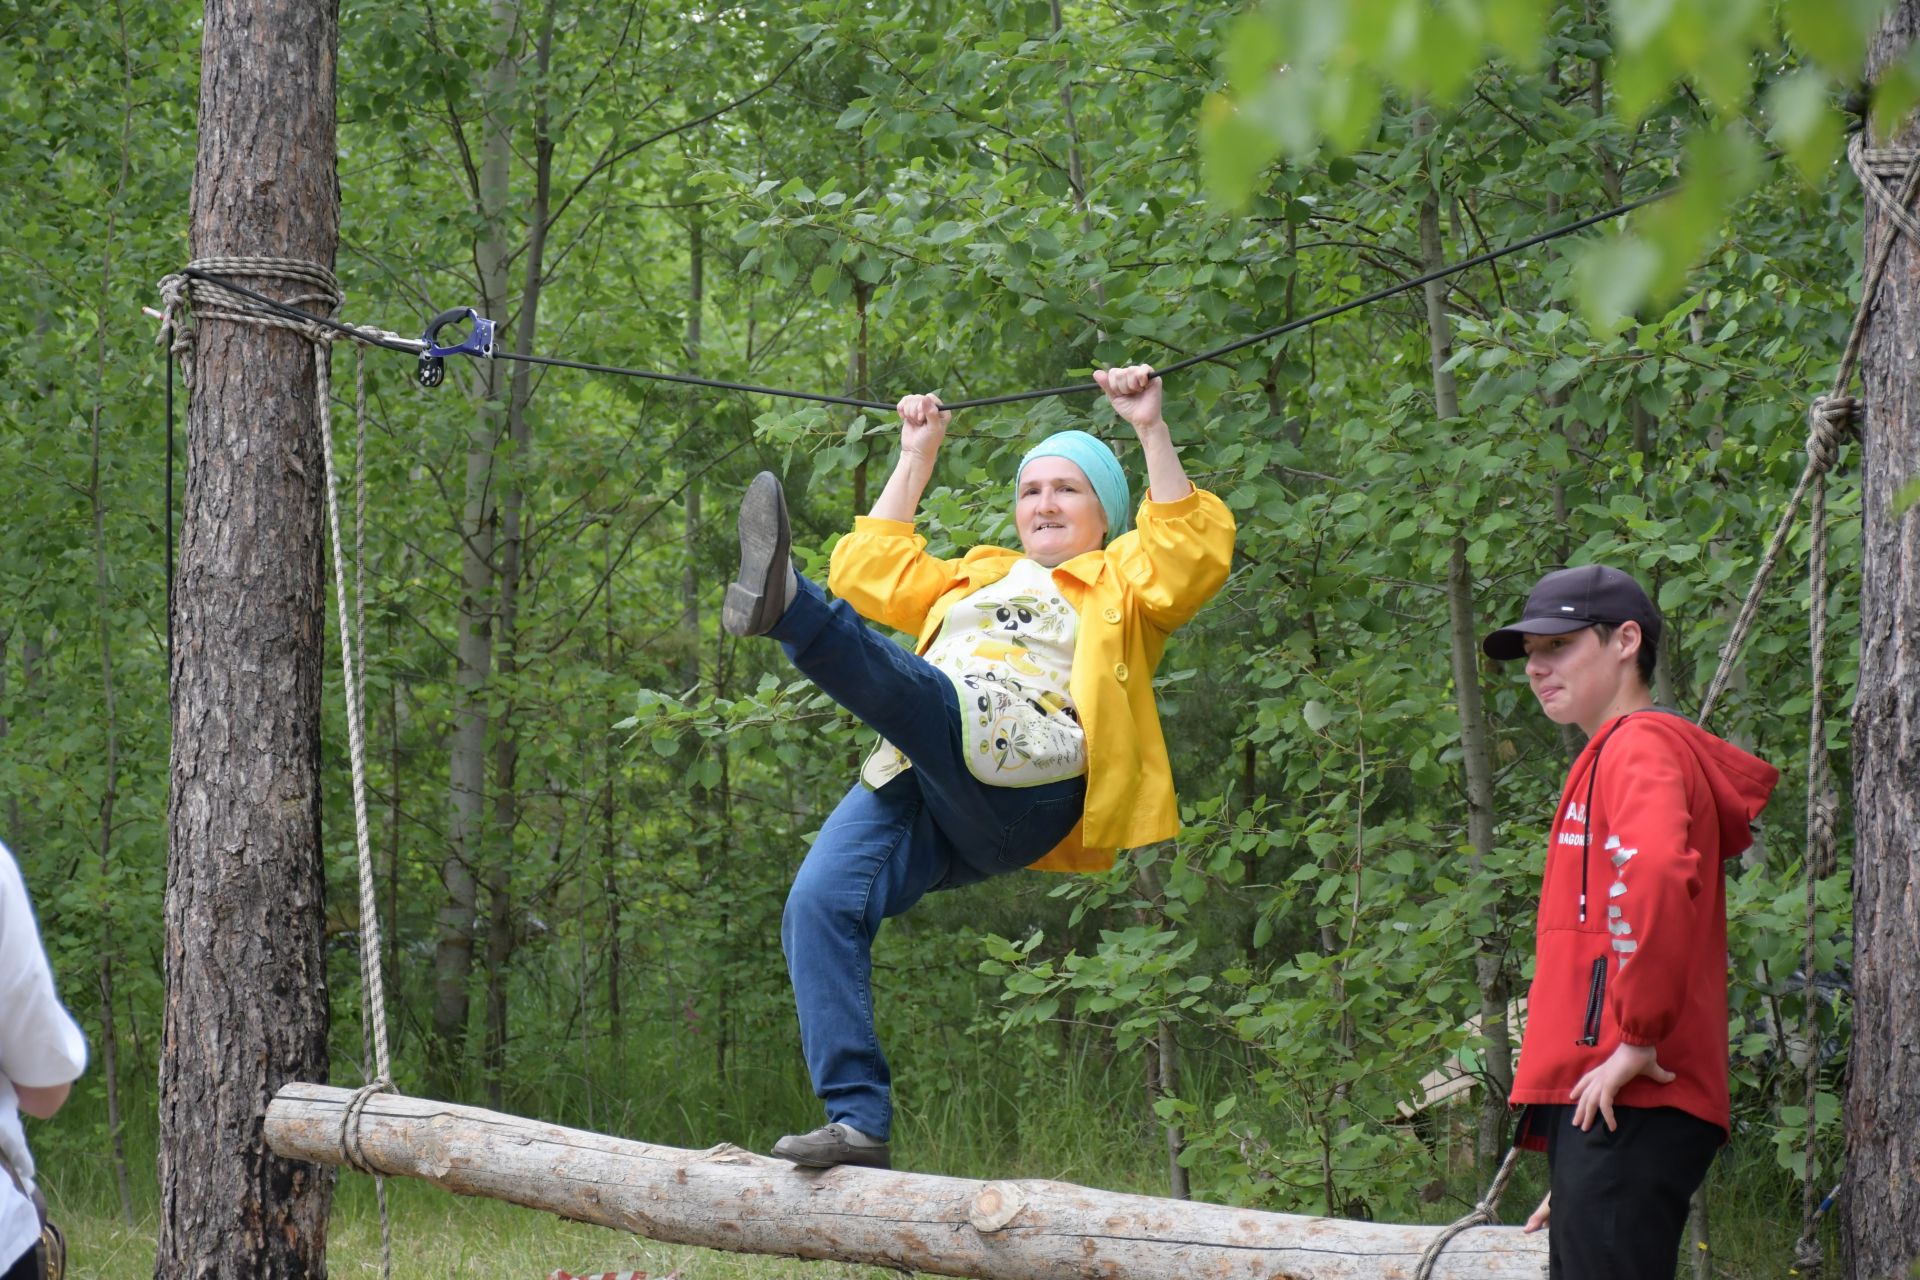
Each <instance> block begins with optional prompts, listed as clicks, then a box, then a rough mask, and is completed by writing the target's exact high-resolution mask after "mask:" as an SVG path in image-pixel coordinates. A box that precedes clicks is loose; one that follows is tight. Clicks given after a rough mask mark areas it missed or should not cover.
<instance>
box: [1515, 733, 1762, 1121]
mask: <svg viewBox="0 0 1920 1280" xmlns="http://www.w3.org/2000/svg"><path fill="white" fill-rule="evenodd" d="M1779 777H1780V771H1779V770H1777V769H1775V768H1774V767H1773V766H1772V765H1770V764H1768V763H1766V762H1765V761H1764V760H1759V759H1756V758H1755V757H1753V756H1751V755H1748V754H1747V753H1746V752H1744V751H1742V750H1740V749H1739V748H1738V747H1735V746H1733V745H1732V744H1731V743H1728V742H1723V741H1722V740H1720V739H1719V738H1716V737H1714V736H1713V735H1712V734H1710V733H1708V732H1707V731H1706V730H1704V729H1701V728H1699V727H1697V726H1696V725H1694V724H1693V723H1692V722H1691V721H1688V720H1685V719H1683V718H1681V717H1680V716H1677V715H1674V714H1672V713H1670V712H1664V711H1658V710H1649V711H1640V712H1635V713H1632V714H1630V715H1625V716H1620V717H1617V718H1615V719H1613V720H1610V721H1608V722H1607V723H1605V724H1603V725H1601V726H1600V731H1599V732H1598V733H1596V734H1594V735H1593V738H1592V740H1591V741H1589V742H1588V743H1587V746H1586V749H1585V750H1584V751H1582V752H1581V753H1580V756H1579V758H1578V759H1577V760H1575V761H1574V762H1573V768H1572V770H1571V771H1570V772H1569V773H1568V775H1567V785H1566V788H1565V789H1564V790H1563V791H1562V793H1561V796H1560V808H1559V810H1558V811H1557V813H1556V816H1555V818H1554V823H1553V834H1552V837H1551V839H1550V840H1549V842H1548V845H1547V865H1546V872H1545V875H1544V876H1543V878H1542V880H1541V885H1540V919H1539V926H1538V936H1537V938H1536V940H1535V944H1534V946H1535V953H1534V954H1535V959H1534V975H1533V986H1532V989H1531V990H1530V992H1529V993H1528V996H1527V1029H1526V1035H1525V1037H1524V1039H1523V1040H1522V1041H1521V1046H1520V1064H1519V1066H1518V1068H1517V1069H1516V1070H1515V1072H1514V1078H1513V1092H1512V1094H1511V1095H1510V1096H1509V1101H1511V1102H1512V1103H1514V1104H1515V1105H1516V1106H1517V1105H1521V1104H1524V1103H1567V1102H1570V1101H1571V1099H1570V1097H1569V1096H1568V1095H1569V1093H1570V1091H1571V1090H1572V1088H1573V1086H1574V1082H1575V1081H1577V1080H1579V1078H1580V1077H1581V1076H1583V1075H1585V1074H1586V1073H1587V1072H1588V1071H1590V1070H1592V1069H1593V1068H1594V1067H1597V1066H1599V1065H1600V1064H1601V1063H1603V1062H1605V1061H1606V1060H1607V1058H1608V1056H1609V1055H1610V1054H1612V1053H1613V1051H1614V1049H1615V1047H1617V1046H1618V1045H1619V1044H1620V1043H1621V1042H1622V1041H1625V1042H1626V1043H1628V1044H1639V1045H1649V1044H1650V1045H1653V1046H1654V1047H1655V1048H1656V1049H1657V1050H1658V1052H1659V1060H1660V1065H1661V1066H1663V1067H1665V1068H1666V1069H1667V1070H1669V1071H1671V1072H1673V1073H1674V1075H1675V1076H1676V1077H1677V1078H1676V1079H1675V1080H1673V1081H1672V1082H1671V1083H1669V1084H1656V1083H1654V1082H1653V1081H1652V1080H1650V1079H1648V1078H1647V1077H1645V1076H1641V1077H1638V1078H1636V1079H1634V1080H1633V1081H1631V1082H1629V1083H1628V1084H1627V1085H1626V1087H1624V1088H1623V1089H1621V1090H1620V1092H1619V1094H1618V1096H1617V1097H1616V1098H1615V1101H1616V1102H1617V1103H1618V1104H1619V1105H1621V1106H1627V1107H1677V1108H1679V1109H1680V1110H1682V1111H1685V1112H1687V1113H1688V1114H1690V1115H1696V1116H1699V1117H1700V1118H1701V1119H1702V1120H1707V1121H1711V1122H1712V1123H1714V1124H1717V1125H1719V1126H1720V1127H1721V1128H1722V1129H1728V1128H1730V1121H1731V1118H1730V1115H1729V1111H1728V1103H1727V889H1726V881H1725V878H1724V876H1723V874H1722V872H1723V868H1724V866H1725V864H1726V863H1727V862H1728V861H1729V860H1731V859H1733V858H1737V857H1739V856H1740V855H1741V854H1742V853H1745V852H1746V850H1747V846H1748V845H1750V844H1752V843H1753V835H1752V832H1751V830H1750V826H1749V824H1750V823H1752V821H1753V819H1754V818H1755V817H1756V816H1757V815H1758V814H1759V812H1760V810H1761V809H1762V808H1764V807H1765V806H1766V803H1767V797H1768V796H1769V795H1771V794H1772V792H1773V785H1774V783H1775V782H1776V781H1778V780H1779ZM1589 840H1591V843H1589ZM1583 915H1584V919H1583V918H1582V917H1583ZM1523 1145H1526V1146H1530V1147H1539V1146H1543V1145H1544V1142H1543V1141H1542V1140H1541V1139H1540V1135H1537V1134H1528V1135H1527V1136H1526V1138H1525V1139H1523Z"/></svg>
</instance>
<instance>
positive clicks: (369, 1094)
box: [340, 1076, 395, 1173]
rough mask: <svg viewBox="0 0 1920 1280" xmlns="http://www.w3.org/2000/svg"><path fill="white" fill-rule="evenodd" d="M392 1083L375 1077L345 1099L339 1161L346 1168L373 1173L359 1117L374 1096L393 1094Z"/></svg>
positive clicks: (341, 1115)
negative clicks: (345, 1105)
mask: <svg viewBox="0 0 1920 1280" xmlns="http://www.w3.org/2000/svg"><path fill="white" fill-rule="evenodd" d="M393 1092H395V1090H394V1087H393V1081H391V1080H389V1079H387V1078H386V1077H385V1076H375V1077H374V1078H373V1079H371V1080H369V1081H367V1082H366V1083H365V1084H363V1085H361V1086H360V1087H359V1088H358V1089H355V1090H354V1091H353V1096H352V1097H351V1098H348V1099H347V1109H346V1110H345V1111H343V1112H341V1113H340V1159H341V1160H342V1161H343V1162H344V1163H345V1164H346V1165H347V1167H348V1168H350V1169H353V1170H355V1171H356V1172H359V1173H374V1172H376V1170H375V1169H374V1167H373V1166H372V1165H370V1164H368V1163H367V1153H366V1150H365V1146H364V1142H363V1139H362V1137H361V1134H360V1117H361V1116H363V1115H364V1114H366V1110H367V1103H369V1102H371V1101H372V1100H373V1097H374V1095H375V1094H380V1093H393Z"/></svg>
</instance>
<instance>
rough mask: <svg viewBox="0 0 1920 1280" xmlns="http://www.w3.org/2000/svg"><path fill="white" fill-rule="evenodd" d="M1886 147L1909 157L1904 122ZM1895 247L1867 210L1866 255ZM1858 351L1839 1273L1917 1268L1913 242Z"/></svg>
mask: <svg viewBox="0 0 1920 1280" xmlns="http://www.w3.org/2000/svg"><path fill="white" fill-rule="evenodd" d="M1917 36H1920V0H1900V3H1899V4H1898V5H1897V6H1896V7H1895V9H1894V10H1893V12H1892V13H1891V14H1889V15H1888V17H1887V19H1886V22H1885V25H1884V26H1883V27H1882V29H1881V31H1880V33H1879V35H1878V36H1877V37H1876V38H1875V40H1874V43H1873V47H1872V49H1871V51H1870V52H1869V54H1868V57H1867V78H1868V80H1869V81H1872V80H1876V79H1878V77H1879V75H1880V73H1881V72H1882V71H1883V70H1884V69H1885V68H1886V67H1887V66H1888V65H1889V64H1890V63H1892V62H1894V61H1895V60H1896V59H1897V58H1900V57H1902V56H1904V55H1905V53H1906V51H1907V49H1908V48H1909V47H1910V46H1911V45H1912V44H1913V43H1914V40H1915V38H1916V37H1917ZM1890 141H1891V142H1892V143H1894V144H1896V145H1900V146H1907V147H1912V146H1917V145H1920V118H1916V117H1911V116H1910V117H1909V118H1908V120H1907V122H1906V123H1905V124H1904V125H1903V126H1902V127H1901V128H1900V130H1899V131H1898V132H1897V133H1896V135H1895V136H1894V138H1892V139H1891V140H1890ZM1896 234H1898V233H1897V232H1896V231H1895V230H1894V228H1893V227H1892V226H1890V225H1889V224H1888V222H1887V219H1886V218H1885V217H1884V216H1883V215H1880V214H1877V213H1876V212H1875V211H1874V206H1873V205H1872V204H1871V203H1869V204H1868V205H1867V224H1866V233H1865V237H1864V243H1865V245H1866V247H1867V249H1866V251H1867V253H1868V254H1869V255H1871V254H1872V253H1873V252H1874V246H1875V245H1877V244H1878V243H1879V241H1880V239H1881V237H1883V236H1888V235H1896ZM1871 326H1872V327H1871V328H1870V329H1869V330H1868V332H1867V338H1866V344H1865V347H1864V349H1863V351H1862V353H1861V381H1862V386H1863V390H1864V392H1865V396H1866V419H1865V423H1864V425H1863V427H1862V447H1861V479H1860V485H1861V490H1860V511H1861V566H1860V675H1859V685H1858V688H1857V690H1856V693H1855V696H1854V707H1853V815H1854V817H1853V820H1854V837H1855V845H1854V863H1853V930H1854V941H1853V952H1854V968H1853V998H1854V1015H1853V1044H1852V1047H1851V1049H1850V1051H1849V1056H1848V1072H1849V1082H1848V1087H1847V1109H1846V1129H1847V1156H1846V1173H1845V1177H1844V1186H1843V1190H1842V1194H1841V1197H1840V1206H1841V1207H1840V1212H1841V1221H1842V1230H1841V1252H1842V1257H1843V1258H1844V1259H1845V1261H1846V1266H1847V1273H1848V1274H1849V1275H1852V1276H1859V1277H1878V1276H1889V1275H1905V1274H1906V1273H1907V1270H1908V1268H1910V1267H1911V1266H1912V1265H1913V1264H1914V1262H1915V1260H1916V1259H1920V1140H1916V1138H1915V1135H1916V1134H1920V1048H1916V1046H1920V963H1917V962H1916V960H1915V957H1916V956H1920V892H1916V887H1920V506H1909V507H1908V508H1907V509H1906V510H1905V511H1899V510H1897V509H1896V495H1898V493H1899V492H1900V490H1901V488H1902V486H1904V485H1908V484H1911V483H1913V479H1914V476H1915V474H1916V471H1920V468H1916V465H1915V461H1914V460H1915V459H1916V458H1920V365H1916V364H1915V361H1914V358H1913V353H1914V351H1915V349H1916V348H1917V347H1920V245H1915V244H1914V243H1913V242H1912V241H1910V240H1907V239H1906V238H1904V237H1902V238H1901V239H1900V240H1899V242H1898V243H1896V244H1895V245H1894V246H1893V249H1892V253H1891V256H1890V257H1889V259H1888V262H1887V271H1886V276H1885V279H1884V281H1883V282H1882V284H1881V286H1880V290H1879V294H1878V297H1877V298H1876V299H1875V302H1874V307H1873V313H1872V317H1871Z"/></svg>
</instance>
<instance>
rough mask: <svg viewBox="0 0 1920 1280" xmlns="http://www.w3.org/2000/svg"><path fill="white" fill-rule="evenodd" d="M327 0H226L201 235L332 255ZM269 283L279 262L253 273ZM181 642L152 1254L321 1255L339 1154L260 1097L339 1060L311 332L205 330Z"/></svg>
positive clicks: (200, 198)
mask: <svg viewBox="0 0 1920 1280" xmlns="http://www.w3.org/2000/svg"><path fill="white" fill-rule="evenodd" d="M338 25H339V19H338V12H337V9H336V7H335V4H334V3H333V0H276V3H273V4H266V3H261V2H259V0H210V2H209V3H208V5H207V7H206V17H205V24H204V27H203V32H202V45H201V68H202V70H201V86H200V144H199V155H198V158H197V161H196V166H195V171H194V184H193V227H192V250H193V255H194V256H195V257H207V256H211V255H219V254H242V255H257V254H264V255H273V256H280V257H288V258H294V259H298V260H301V261H305V262H314V263H319V264H321V265H324V266H329V267H330V266H331V265H332V263H333V258H334V250H335V247H336V244H337V241H338V235H339V202H338V194H337V185H336V179H335V172H334V157H335V151H334V50H335V46H336V43H337V39H338ZM243 283H247V284H250V285H255V286H257V287H259V288H260V289H261V290H262V291H263V292H267V293H270V294H271V293H274V292H275V291H279V292H281V293H283V294H284V293H285V292H286V287H285V286H284V285H283V284H282V283H281V282H279V281H276V280H272V279H267V278H260V279H252V280H243ZM195 373H196V377H195V385H194V388H193V398H192V403H191V407H190V411H189V413H188V418H187V454H188V468H187V476H188V487H187V492H186V502H185V508H184V513H183V520H182V524H181V532H180V560H179V579H178V586H179V589H178V593H177V596H176V604H175V609H176V614H175V618H174V626H175V632H174V634H175V638H176V647H175V651H174V660H173V672H172V677H173V693H174V701H173V754H172V762H171V770H172V794H171V797H170V801H169V805H168V819H169V825H170V834H169V844H168V865H167V894H166V942H165V966H166V978H165V981H166V1010H165V1027H164V1043H165V1046H166V1047H165V1050H164V1052H163V1055H162V1059H161V1064H160V1158H159V1179H160V1239H159V1249H158V1255H157V1260H156V1262H155V1274H156V1275H157V1276H159V1277H161V1278H162V1280H169V1278H171V1277H196V1278H197V1277H203V1276H208V1277H211V1276H246V1277H249V1278H250V1280H255V1278H258V1280H275V1278H277V1277H309V1276H311V1277H319V1276H324V1275H325V1274H326V1240H327V1211H328V1208H329V1205H330V1203H331V1201H332V1192H333V1175H332V1173H331V1172H329V1171H327V1170H321V1169H316V1168H314V1167H313V1166H311V1165H308V1164H303V1163H299V1162H295V1161H287V1160H281V1159H279V1158H277V1157H275V1156H273V1155H272V1154H271V1153H270V1152H269V1151H268V1150H267V1148H266V1146H265V1145H264V1142H263V1140H262V1138H261V1132H260V1123H261V1115H262V1112H263V1111H264V1110H265V1108H266V1104H267V1102H268V1100H269V1099H270V1098H271V1097H272V1096H273V1094H274V1092H275V1091H276V1090H278V1089H279V1088H280V1086H282V1085H283V1084H285V1083H287V1082H288V1081H292V1080H307V1081H323V1080H325V1079H326V1078H327V989H326V965H325V957H324V955H323V954H322V949H321V948H322V941H323V924H324V916H323V908H324V905H325V878H324V877H325V864H324V862H323V861H322V859H321V856H320V790H319V788H320V688H321V663H322V657H323V644H322V612H321V611H322V604H323V600H324V595H323V589H324V588H323V583H324V579H323V577H322V568H321V556H322V546H321V512H322V505H321V485H322V479H321V477H322V462H321V457H320V437H319V432H318V431H317V429H316V426H317V421H318V419H317V414H318V404H317V395H316V393H317V390H318V388H317V385H316V379H315V376H314V357H313V349H312V347H311V346H310V345H309V344H308V342H307V341H306V340H305V339H304V338H300V337H297V336H295V335H293V334H291V333H287V332H285V331H282V330H278V329H263V328H259V327H255V326H252V325H240V324H231V323H227V322H224V321H218V320H212V321H206V322H204V323H202V324H201V326H200V333H199V349H198V355H197V359H196V365H195Z"/></svg>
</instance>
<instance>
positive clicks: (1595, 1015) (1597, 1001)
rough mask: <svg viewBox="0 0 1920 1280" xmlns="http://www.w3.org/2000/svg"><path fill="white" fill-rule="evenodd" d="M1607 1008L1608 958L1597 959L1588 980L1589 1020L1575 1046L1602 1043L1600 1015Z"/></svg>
mask: <svg viewBox="0 0 1920 1280" xmlns="http://www.w3.org/2000/svg"><path fill="white" fill-rule="evenodd" d="M1606 1007H1607V958H1606V957H1605V956H1599V957H1597V958H1596V959H1595V960H1594V962H1593V974H1592V976H1591V977H1590V978H1588V979H1587V1020H1586V1025H1585V1026H1584V1027H1582V1029H1581V1031H1582V1034H1581V1036H1580V1038H1579V1039H1578V1040H1576V1041H1574V1043H1575V1044H1584V1045H1588V1046H1592V1045H1596V1044H1599V1043H1600V1015H1601V1013H1602V1012H1603V1011H1604V1010H1605V1009H1606Z"/></svg>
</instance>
